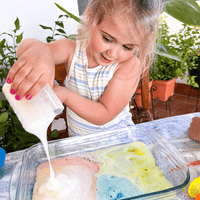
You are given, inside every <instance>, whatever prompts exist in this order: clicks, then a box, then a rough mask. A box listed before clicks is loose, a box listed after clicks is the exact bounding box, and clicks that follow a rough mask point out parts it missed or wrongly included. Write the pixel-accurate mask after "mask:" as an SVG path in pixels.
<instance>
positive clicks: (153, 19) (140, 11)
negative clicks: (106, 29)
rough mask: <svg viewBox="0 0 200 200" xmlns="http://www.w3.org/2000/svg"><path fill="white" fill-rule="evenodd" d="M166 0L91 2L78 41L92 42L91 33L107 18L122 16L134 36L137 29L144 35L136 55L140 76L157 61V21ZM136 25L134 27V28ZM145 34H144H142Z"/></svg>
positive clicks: (107, 0)
mask: <svg viewBox="0 0 200 200" xmlns="http://www.w3.org/2000/svg"><path fill="white" fill-rule="evenodd" d="M163 4H164V0H91V1H90V2H89V5H88V9H86V11H85V13H84V14H83V20H82V23H81V24H82V26H81V28H80V29H79V30H78V39H87V40H88V39H89V37H90V34H91V30H92V29H93V28H94V27H95V26H96V25H98V24H100V23H101V22H102V21H103V20H104V19H105V18H106V17H107V16H114V15H115V14H117V15H118V16H122V17H123V19H124V21H126V22H127V24H128V26H129V27H130V30H131V32H132V33H133V36H134V31H135V30H134V28H136V31H138V33H139V35H140V36H141V35H143V38H142V39H141V43H140V45H139V49H138V52H137V55H138V58H139V60H140V67H141V73H144V72H145V71H146V69H147V68H149V67H150V65H151V64H152V61H153V57H154V54H153V52H154V44H155V40H156V33H157V29H158V18H159V15H160V13H161V11H162V8H163ZM133 25H134V26H133ZM141 33H142V34H141Z"/></svg>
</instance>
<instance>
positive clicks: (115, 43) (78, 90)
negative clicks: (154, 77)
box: [7, 0, 163, 135]
mask: <svg viewBox="0 0 200 200" xmlns="http://www.w3.org/2000/svg"><path fill="white" fill-rule="evenodd" d="M162 6H163V2H162V0H103V1H102V0H91V2H90V3H89V6H88V8H87V9H86V12H85V19H84V20H83V21H84V22H83V23H82V27H81V28H80V29H79V31H78V33H79V34H78V37H77V41H76V42H74V41H72V40H68V39H60V40H57V41H55V42H53V43H50V44H44V43H42V42H40V41H38V40H35V39H26V40H24V41H22V42H21V44H20V45H19V47H18V50H17V57H18V61H17V62H16V63H15V64H14V65H13V67H12V68H11V70H10V72H9V74H8V77H7V82H8V83H12V85H11V91H10V92H11V93H12V94H14V95H15V98H16V100H20V99H22V98H23V97H25V98H26V99H27V100H30V99H31V98H33V97H34V96H35V95H36V94H37V93H38V92H39V91H40V90H41V89H42V87H44V86H45V85H46V83H47V82H48V83H49V84H50V85H51V87H53V89H54V91H55V93H56V94H57V96H58V98H59V99H60V100H61V102H63V103H64V104H65V105H66V106H67V120H68V127H69V134H70V135H80V134H88V133H95V132H98V131H105V130H111V129H116V128H120V127H126V126H129V125H132V124H133V122H132V119H131V114H130V112H129V107H128V104H129V101H130V99H131V97H132V95H133V94H134V92H135V90H136V88H137V85H138V82H139V78H140V75H141V73H142V72H144V70H145V68H147V67H149V66H150V63H151V60H152V59H151V57H152V52H153V48H154V43H155V38H156V32H157V23H158V17H159V15H160V13H161V9H162ZM57 64H64V65H65V67H66V72H67V77H66V87H60V86H56V85H55V86H53V82H54V73H55V72H54V71H55V65H57Z"/></svg>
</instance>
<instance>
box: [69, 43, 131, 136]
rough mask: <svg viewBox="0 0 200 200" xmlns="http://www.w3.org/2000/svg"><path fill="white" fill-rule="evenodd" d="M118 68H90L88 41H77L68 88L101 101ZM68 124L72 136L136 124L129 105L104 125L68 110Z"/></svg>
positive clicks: (113, 66)
mask: <svg viewBox="0 0 200 200" xmlns="http://www.w3.org/2000/svg"><path fill="white" fill-rule="evenodd" d="M116 66H117V64H111V65H109V66H102V65H99V66H97V67H95V68H88V60H87V54H86V41H76V50H75V54H74V56H73V59H72V63H71V66H70V70H69V74H68V76H67V77H66V82H65V84H66V87H67V88H68V89H70V90H71V91H74V92H76V93H78V94H80V95H82V96H84V97H85V98H88V99H90V100H93V101H99V99H100V97H101V95H102V94H103V92H104V90H105V89H106V86H107V85H108V83H109V81H110V79H111V78H112V76H113V74H114V70H115V68H116ZM77 106H78V105H77ZM67 122H68V131H69V135H70V136H75V135H84V134H90V133H96V132H100V131H107V130H114V129H117V128H122V127H126V126H129V125H133V124H134V123H133V121H132V115H131V113H130V112H129V105H127V106H126V107H125V108H124V110H122V112H121V113H119V114H118V115H117V116H116V117H115V118H114V119H113V120H111V121H110V122H108V123H106V124H104V125H94V124H92V123H90V122H88V121H86V120H84V119H82V118H81V117H79V116H78V115H76V114H75V113H74V112H73V111H72V110H70V109H69V108H67Z"/></svg>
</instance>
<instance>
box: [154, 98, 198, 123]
mask: <svg viewBox="0 0 200 200" xmlns="http://www.w3.org/2000/svg"><path fill="white" fill-rule="evenodd" d="M153 103H154V116H155V119H161V118H165V117H170V112H169V106H167V110H166V102H162V101H159V100H155V99H154V101H153ZM196 104H197V97H192V96H190V97H189V100H188V96H185V95H180V94H174V95H173V96H172V97H171V101H170V110H171V116H176V115H184V114H188V113H193V112H196ZM152 110H153V109H152V106H151V108H150V112H151V114H152V115H153V112H152ZM197 112H200V98H199V100H198V107H197Z"/></svg>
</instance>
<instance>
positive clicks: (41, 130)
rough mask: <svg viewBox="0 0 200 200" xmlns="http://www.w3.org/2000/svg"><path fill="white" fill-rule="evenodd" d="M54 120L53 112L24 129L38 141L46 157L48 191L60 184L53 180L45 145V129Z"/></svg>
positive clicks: (46, 144)
mask: <svg viewBox="0 0 200 200" xmlns="http://www.w3.org/2000/svg"><path fill="white" fill-rule="evenodd" d="M54 118H55V113H54V111H52V112H50V113H47V114H46V115H44V116H43V117H41V118H40V119H38V120H36V121H35V122H34V123H32V124H31V125H30V126H28V127H27V128H26V131H27V132H29V133H32V134H34V135H35V136H37V137H38V138H39V139H40V141H41V142H42V144H43V147H44V150H45V152H46V155H47V159H48V161H49V169H50V179H49V181H48V183H47V187H48V189H50V190H53V189H57V188H59V187H61V185H62V184H61V183H60V182H59V181H58V180H57V179H56V178H55V174H54V171H53V168H52V165H51V161H50V156H49V149H48V143H47V128H48V126H49V125H50V123H51V122H52V121H53V119H54Z"/></svg>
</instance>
